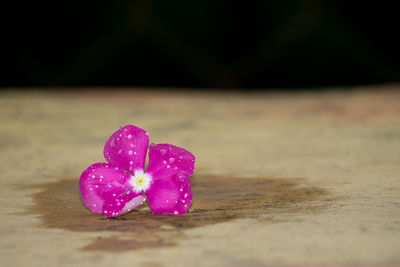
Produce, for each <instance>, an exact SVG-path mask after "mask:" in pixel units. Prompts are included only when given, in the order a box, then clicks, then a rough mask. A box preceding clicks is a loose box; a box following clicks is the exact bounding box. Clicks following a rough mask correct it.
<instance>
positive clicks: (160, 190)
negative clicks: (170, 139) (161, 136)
mask: <svg viewBox="0 0 400 267" xmlns="http://www.w3.org/2000/svg"><path fill="white" fill-rule="evenodd" d="M194 162H195V157H194V156H193V155H192V153H190V152H189V151H187V150H185V149H183V148H180V147H177V146H173V145H170V144H158V145H154V146H150V151H149V166H148V168H147V170H146V173H149V174H150V175H151V176H152V179H153V182H152V184H151V186H150V188H149V189H148V190H147V191H146V195H147V198H148V200H149V204H150V208H151V210H152V211H153V212H154V213H157V214H164V213H170V214H184V213H186V212H187V210H188V209H189V207H190V204H191V203H192V191H191V187H190V179H189V176H190V175H192V173H193V171H194Z"/></svg>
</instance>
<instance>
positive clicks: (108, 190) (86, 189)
mask: <svg viewBox="0 0 400 267" xmlns="http://www.w3.org/2000/svg"><path fill="white" fill-rule="evenodd" d="M130 177H131V175H130V174H129V173H127V172H125V171H123V170H121V169H119V168H118V167H114V166H113V165H111V164H107V163H95V164H93V165H91V166H90V167H89V168H87V169H86V170H84V171H83V173H82V175H81V178H80V181H79V187H80V190H81V194H82V198H83V202H84V203H85V205H86V206H87V207H88V208H89V209H90V210H91V211H93V212H97V213H102V212H103V204H104V202H105V201H106V200H108V199H110V198H113V199H114V198H115V197H116V196H120V195H121V194H123V193H124V192H126V191H127V190H128V189H129V188H130V185H129V183H128V181H129V178H130ZM136 195H138V194H136ZM139 195H140V194H139ZM130 197H131V199H132V198H134V197H135V195H132V196H130Z"/></svg>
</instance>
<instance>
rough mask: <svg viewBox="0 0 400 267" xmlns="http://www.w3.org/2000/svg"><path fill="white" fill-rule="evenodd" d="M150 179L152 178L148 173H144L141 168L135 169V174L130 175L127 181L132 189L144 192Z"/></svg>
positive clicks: (148, 185)
mask: <svg viewBox="0 0 400 267" xmlns="http://www.w3.org/2000/svg"><path fill="white" fill-rule="evenodd" d="M151 180H152V178H151V175H150V174H148V173H144V172H143V170H136V171H135V175H132V176H131V179H130V180H129V183H130V185H131V186H132V190H133V191H135V192H136V193H139V192H145V191H146V190H147V189H149V187H150V184H151Z"/></svg>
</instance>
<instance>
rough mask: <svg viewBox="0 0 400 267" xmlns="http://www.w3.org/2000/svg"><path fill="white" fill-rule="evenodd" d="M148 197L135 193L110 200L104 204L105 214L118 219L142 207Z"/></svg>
mask: <svg viewBox="0 0 400 267" xmlns="http://www.w3.org/2000/svg"><path fill="white" fill-rule="evenodd" d="M145 200H146V197H145V196H144V195H142V194H141V193H139V195H138V194H137V193H135V192H133V191H128V192H127V193H126V194H121V195H119V197H114V198H109V199H107V200H106V201H105V202H104V205H103V214H104V216H106V217H109V218H110V217H117V216H121V215H124V214H125V213H128V212H130V211H131V210H133V209H134V208H136V207H137V206H139V205H142V204H143V203H144V201H145Z"/></svg>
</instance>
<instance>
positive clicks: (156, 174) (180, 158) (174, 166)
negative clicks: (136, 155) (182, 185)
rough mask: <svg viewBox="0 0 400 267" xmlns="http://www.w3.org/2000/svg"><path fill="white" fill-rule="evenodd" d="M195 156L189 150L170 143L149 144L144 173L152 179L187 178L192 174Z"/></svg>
mask: <svg viewBox="0 0 400 267" xmlns="http://www.w3.org/2000/svg"><path fill="white" fill-rule="evenodd" d="M195 159H196V158H195V157H194V156H193V154H192V153H190V152H189V151H187V150H185V149H183V148H181V147H177V146H174V145H170V144H157V145H153V146H150V149H149V166H148V168H147V170H146V173H149V174H151V176H152V177H153V181H157V180H160V179H168V178H171V177H177V178H182V179H184V178H187V177H189V176H190V175H192V174H193V171H194V162H195Z"/></svg>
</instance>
